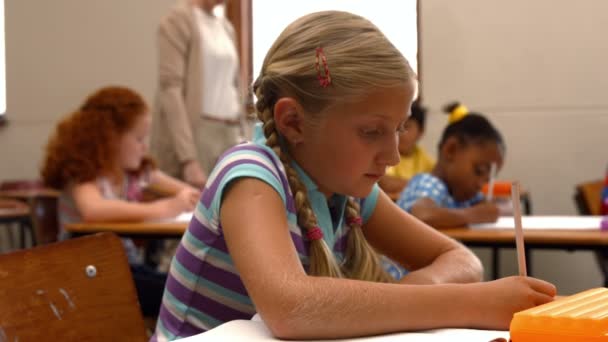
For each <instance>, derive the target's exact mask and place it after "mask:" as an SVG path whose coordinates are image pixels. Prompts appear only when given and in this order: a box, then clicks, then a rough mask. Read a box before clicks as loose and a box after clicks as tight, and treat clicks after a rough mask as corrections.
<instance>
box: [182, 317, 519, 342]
mask: <svg viewBox="0 0 608 342" xmlns="http://www.w3.org/2000/svg"><path fill="white" fill-rule="evenodd" d="M500 338H503V339H504V340H503V341H507V340H508V339H509V332H508V331H496V330H476V329H436V330H427V331H418V332H404V333H394V334H384V335H377V336H368V337H357V338H345V339H332V340H308V341H317V342H319V341H327V342H329V341H335V342H347V341H348V342H392V341H408V342H445V341H467V342H492V341H495V340H497V339H500ZM179 341H182V342H203V341H204V342H216V341H217V342H223V341H250V342H262V341H263V342H268V341H282V340H279V339H276V338H274V337H273V336H272V334H271V333H270V331H269V330H268V328H267V327H266V325H265V324H264V322H262V321H256V320H251V321H246V320H235V321H230V322H227V323H224V324H222V325H220V326H218V327H216V328H214V329H211V330H209V331H207V332H204V333H202V334H198V335H194V336H190V337H186V338H183V339H181V340H179ZM292 341H295V340H292Z"/></svg>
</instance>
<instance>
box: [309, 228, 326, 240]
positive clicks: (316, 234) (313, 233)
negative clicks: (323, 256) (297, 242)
mask: <svg viewBox="0 0 608 342" xmlns="http://www.w3.org/2000/svg"><path fill="white" fill-rule="evenodd" d="M306 237H307V238H308V240H310V241H313V240H321V239H322V238H323V231H322V230H321V228H319V226H314V227H312V228H310V229H308V231H307V232H306Z"/></svg>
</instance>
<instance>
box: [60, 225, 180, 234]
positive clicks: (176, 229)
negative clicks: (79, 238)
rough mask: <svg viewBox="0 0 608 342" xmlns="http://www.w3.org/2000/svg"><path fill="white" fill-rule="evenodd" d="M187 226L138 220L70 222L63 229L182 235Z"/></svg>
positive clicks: (80, 231)
mask: <svg viewBox="0 0 608 342" xmlns="http://www.w3.org/2000/svg"><path fill="white" fill-rule="evenodd" d="M187 227H188V223H187V222H139V223H107V222H104V223H95V222H87V223H70V224H66V225H65V227H64V228H65V230H66V231H67V232H70V233H74V234H93V233H99V232H113V233H116V234H118V235H131V236H135V235H141V236H146V235H167V236H182V235H183V234H184V232H185V231H186V228H187Z"/></svg>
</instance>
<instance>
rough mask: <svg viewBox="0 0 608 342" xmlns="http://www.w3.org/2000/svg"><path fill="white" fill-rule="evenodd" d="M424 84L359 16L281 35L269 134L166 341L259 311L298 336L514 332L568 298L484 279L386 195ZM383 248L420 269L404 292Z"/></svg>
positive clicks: (194, 231)
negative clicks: (522, 315) (385, 264)
mask: <svg viewBox="0 0 608 342" xmlns="http://www.w3.org/2000/svg"><path fill="white" fill-rule="evenodd" d="M414 78H415V76H414V73H413V72H412V70H411V68H410V67H409V65H408V63H407V61H406V60H405V58H404V57H403V56H402V55H401V53H400V52H399V51H398V50H397V49H396V48H395V47H394V46H393V45H392V44H391V43H390V42H389V41H388V40H387V39H386V37H385V36H384V35H383V34H382V33H381V32H380V31H379V30H378V28H377V27H376V26H374V25H373V24H372V23H370V22H369V21H368V20H366V19H364V18H362V17H359V16H357V15H353V14H350V13H346V12H338V11H326V12H318V13H312V14H309V15H306V16H304V17H302V18H300V19H298V20H296V21H295V22H293V23H292V24H290V25H289V26H288V27H287V28H286V29H285V30H284V31H283V32H282V33H281V34H280V35H279V37H278V38H277V40H276V41H275V42H274V44H273V45H272V47H271V48H270V50H269V52H268V53H267V55H266V58H265V60H264V63H263V65H262V69H261V72H260V75H259V76H258V78H257V79H256V81H255V82H254V85H253V90H254V91H255V94H256V97H257V102H256V112H257V115H258V118H259V119H260V121H261V124H260V125H258V126H257V127H256V128H257V131H256V136H255V137H254V141H253V142H251V143H245V144H241V145H237V146H235V147H233V148H232V149H230V150H228V151H227V152H226V153H225V154H224V155H223V157H222V158H221V159H220V160H219V161H218V164H217V165H216V167H215V169H214V170H213V171H212V172H211V174H210V177H209V179H208V182H207V183H206V185H205V189H204V190H203V194H202V197H201V200H200V201H199V204H198V205H197V208H196V210H195V214H194V217H193V219H192V221H191V222H190V225H189V227H188V230H187V232H186V233H185V234H184V236H183V238H182V241H181V243H180V246H179V247H178V249H177V252H176V255H175V257H174V259H173V261H172V264H171V268H170V271H169V276H168V277H167V284H166V287H165V294H164V296H163V304H162V307H161V311H160V315H159V321H158V323H157V327H156V333H155V335H154V336H153V338H152V340H153V341H155V340H159V341H161V340H162V341H164V340H173V339H177V338H179V337H183V336H189V335H194V334H197V333H199V332H202V331H205V330H208V329H211V328H213V327H215V326H217V325H219V324H222V323H224V322H227V321H230V320H234V319H250V318H251V317H252V316H253V315H254V313H256V312H257V313H259V315H260V316H261V318H262V319H263V320H264V322H265V324H266V325H267V326H268V327H269V329H270V331H271V332H272V333H273V334H274V335H275V336H277V337H279V338H284V339H311V338H319V339H320V338H341V337H349V336H363V335H371V334H381V333H388V332H395V331H404V330H417V329H427V328H435V327H465V326H466V327H478V328H500V329H506V328H507V327H508V325H509V322H510V320H511V317H512V315H513V313H514V312H516V311H519V310H522V309H525V308H529V307H532V306H534V305H538V304H541V303H546V302H549V301H551V300H552V299H553V296H554V294H555V287H554V286H553V285H551V284H549V283H546V282H544V281H541V280H538V279H533V278H526V277H511V278H506V279H501V280H497V281H493V282H488V283H477V282H478V281H479V280H480V277H481V271H482V270H481V265H480V262H479V260H478V259H477V258H476V257H475V256H474V255H473V254H472V253H471V252H470V251H469V250H468V249H466V248H465V247H463V246H462V245H460V244H458V243H457V242H455V241H454V240H451V239H449V238H447V237H445V236H444V235H443V234H441V233H439V232H437V231H436V230H434V229H432V228H431V227H429V226H427V225H425V224H424V223H422V222H420V221H418V220H417V219H415V218H414V217H412V216H410V215H409V214H407V213H406V212H404V211H403V210H401V209H399V208H398V207H397V206H396V205H395V204H394V203H393V202H392V201H391V200H390V199H389V198H388V197H387V196H386V195H385V194H384V192H382V191H380V190H379V188H378V186H377V185H376V182H377V181H378V180H379V179H380V177H381V176H382V175H383V174H384V171H385V169H386V167H388V166H391V165H395V164H397V163H398V161H399V152H398V148H397V139H398V135H399V132H400V131H401V130H402V129H403V125H404V123H405V122H406V121H407V119H408V112H409V108H410V106H411V102H412V98H413V96H414V93H415V92H416V83H415V80H414ZM376 250H377V251H378V252H380V253H383V254H385V255H387V256H389V257H391V258H392V259H393V260H397V261H398V262H400V263H401V264H403V265H405V266H407V268H408V270H411V272H410V273H408V274H407V275H406V276H405V277H403V279H402V280H401V281H402V283H400V284H398V283H394V282H393V281H392V280H391V279H392V278H391V277H390V276H389V275H388V274H386V273H385V272H384V271H383V270H382V268H381V266H380V264H379V261H378V256H377V254H376ZM421 284H424V285H426V286H420V285H421Z"/></svg>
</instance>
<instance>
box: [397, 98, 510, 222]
mask: <svg viewBox="0 0 608 342" xmlns="http://www.w3.org/2000/svg"><path fill="white" fill-rule="evenodd" d="M445 111H446V112H447V113H449V114H450V117H449V124H448V126H447V127H446V128H445V130H444V131H443V134H442V136H441V140H440V142H439V159H438V161H437V165H436V166H435V168H434V169H433V171H432V172H431V173H422V174H419V175H417V176H415V177H414V178H412V180H411V181H410V182H409V183H408V185H407V187H406V188H405V190H404V191H403V192H402V194H401V196H400V198H399V200H398V201H397V205H399V206H400V207H401V208H403V209H405V210H406V211H408V212H410V213H411V214H412V215H414V216H415V217H417V218H419V219H420V220H422V221H424V222H426V223H428V224H429V225H431V226H433V227H435V228H443V227H458V226H464V225H467V224H470V223H481V222H494V221H496V220H497V219H498V215H499V209H498V207H497V206H496V204H494V203H491V202H487V201H485V200H484V196H483V194H482V193H481V189H482V187H483V185H484V184H486V183H487V182H488V180H489V179H490V170H491V169H492V164H493V163H494V164H496V169H497V170H500V168H501V166H502V163H503V158H504V153H505V144H504V142H503V139H502V137H501V135H500V133H499V132H498V131H497V130H496V129H495V128H494V126H492V124H491V123H490V122H489V121H488V120H487V119H486V118H485V117H484V116H482V115H481V114H477V113H469V112H468V110H467V109H466V108H465V107H464V106H462V105H461V104H459V103H453V104H450V105H448V106H446V108H445Z"/></svg>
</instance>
